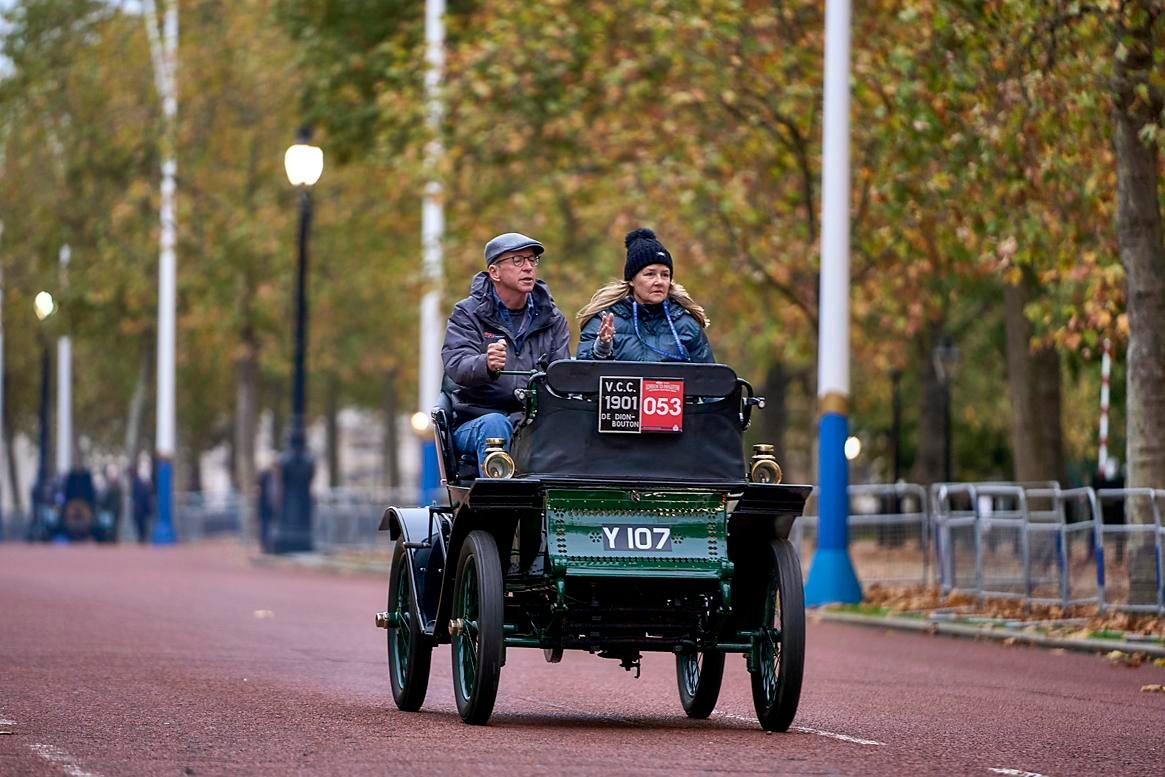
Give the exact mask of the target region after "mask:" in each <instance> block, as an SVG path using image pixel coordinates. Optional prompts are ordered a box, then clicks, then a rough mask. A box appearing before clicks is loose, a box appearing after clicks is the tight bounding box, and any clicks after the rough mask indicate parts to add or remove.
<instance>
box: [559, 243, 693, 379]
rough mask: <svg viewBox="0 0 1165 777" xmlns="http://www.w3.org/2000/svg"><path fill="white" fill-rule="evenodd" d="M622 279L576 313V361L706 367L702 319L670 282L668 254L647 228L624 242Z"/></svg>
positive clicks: (603, 289)
mask: <svg viewBox="0 0 1165 777" xmlns="http://www.w3.org/2000/svg"><path fill="white" fill-rule="evenodd" d="M623 242H624V244H626V246H627V263H626V264H625V265H624V266H623V280H621V281H612V282H611V283H608V284H607V285H605V286H603V287H602V288H601V289H599V290H598V291H596V292H595V295H594V296H593V297H591V301H590V302H588V303H587V304H586V305H585V306H584V307H583V309H582V310H580V311H579V312H578V320H579V322H580V323H581V324H582V334H581V336H580V338H579V346H578V356H577V358H579V359H614V360H617V361H638V362H705V363H708V362H712V361H714V359H713V357H712V347H711V346H710V345H709V344H708V338H707V336H706V335H705V334H704V327H706V326H708V316H707V315H706V314H705V313H704V308H702V307H700V306H699V305H697V304H696V303H695V301H694V300H693V299H692V298H691V297H690V296H689V295H688V293H687V291H685V290H684V287H683V286H681V285H679V284H678V283H676V282H674V281H673V280H672V270H673V267H672V258H671V254H670V253H669V252H668V250H667V249H666V248H664V246H663V244H662V243H660V242H659V240H658V239H656V237H655V233H654V232H652V231H651V230H650V229H642V228H641V229H633V230H631V231H630V232H628V233H627V237H626V238H625V239H624V241H623Z"/></svg>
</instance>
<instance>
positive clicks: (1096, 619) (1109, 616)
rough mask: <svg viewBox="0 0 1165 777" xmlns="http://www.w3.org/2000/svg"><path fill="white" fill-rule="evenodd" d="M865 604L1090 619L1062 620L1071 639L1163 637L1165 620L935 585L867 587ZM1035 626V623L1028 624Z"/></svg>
mask: <svg viewBox="0 0 1165 777" xmlns="http://www.w3.org/2000/svg"><path fill="white" fill-rule="evenodd" d="M862 601H863V604H865V605H870V606H875V607H882V608H885V610H886V611H887V612H888V613H889V614H891V615H901V614H904V613H912V612H914V613H917V612H935V611H938V612H946V613H951V614H952V615H954V616H955V617H958V618H971V617H979V618H999V619H1004V620H1014V621H1024V622H1028V623H1031V624H1032V626H1035V627H1040V628H1055V627H1056V624H1054V623H1052V624H1049V623H1047V622H1048V621H1062V620H1068V619H1071V620H1077V621H1078V620H1080V619H1086V620H1085V622H1084V623H1083V624H1081V623H1072V624H1064V625H1063V626H1062V627H1061V628H1063V629H1070V631H1066V632H1064V633H1062V634H1061V635H1060V636H1065V637H1067V638H1069V639H1094V638H1096V637H1097V636H1098V635H1100V634H1103V633H1104V632H1121V633H1123V634H1130V635H1137V636H1140V637H1147V638H1156V639H1160V640H1165V618H1161V617H1159V616H1156V615H1152V614H1146V613H1132V612H1103V613H1102V612H1098V610H1097V607H1096V605H1076V606H1073V607H1061V606H1059V605H1047V604H1032V605H1028V604H1025V603H1024V602H1023V601H1022V600H1018V599H992V598H986V599H984V600H983V601H982V602H980V601H979V599H978V597H977V596H974V595H973V594H967V593H962V592H954V591H952V592H951V593H948V594H943V593H942V592H941V591H940V590H939V589H938V588H937V587H934V586H920V585H905V586H888V585H880V584H874V585H871V586H869V587H867V588H866V589H865V590H864V591H863V599H862ZM1029 628H1031V627H1029Z"/></svg>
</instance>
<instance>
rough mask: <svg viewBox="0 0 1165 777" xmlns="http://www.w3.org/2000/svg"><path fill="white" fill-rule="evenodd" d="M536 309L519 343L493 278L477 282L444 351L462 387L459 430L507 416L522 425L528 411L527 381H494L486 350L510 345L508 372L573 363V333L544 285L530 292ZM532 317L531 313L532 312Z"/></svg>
mask: <svg viewBox="0 0 1165 777" xmlns="http://www.w3.org/2000/svg"><path fill="white" fill-rule="evenodd" d="M530 296H531V298H532V299H533V302H534V306H533V310H532V311H531V312H527V315H530V316H532V318H531V320H530V323H529V325H528V326H527V327H526V333H525V335H523V337H522V339H521V341H520V342H519V341H517V340H516V337H517V334H518V333H517V332H516V331H512V330H511V328H510V326H509V325H508V324H507V323H506V322H505V321H504V320H503V319H502V316H501V314H500V313H499V311H498V299H497V296H496V295H495V294H494V293H493V281H491V280H490V278H489V275H488V274H487V273H484V272H479V273H478V274H477V275H475V276H474V277H473V282H472V283H471V284H470V287H469V296H468V297H466V298H465V299H463V300H461V301H460V302H458V303H457V304H456V305H455V306H454V307H453V313H452V315H450V316H449V325H448V326H447V327H446V329H445V344H444V345H442V346H441V361H442V362H444V364H445V375H446V376H447V377H448V378H449V379H450V380H452V381H453V382H454V383H456V384H457V385H458V387H459V388H458V389H457V390H456V391H454V392H453V416H454V417H453V425H454V426H459V425H460V424H463V423H465V422H466V421H469V420H471V419H474V418H477V417H478V416H482V415H485V414H486V413H505V414H506V415H508V416H509V418H510V421H511V422H513V423H514V424H517V422H518V421H519V420H521V418H522V412H523V405H522V403H521V402H519V401H518V400H517V399H516V398H515V397H514V389H517V388H525V386H526V383H527V380H526V379H525V378H524V377H518V376H514V375H498V376H497V377H494V376H491V375H490V373H489V370H487V369H486V366H485V349H486V347H487V346H489V344H490V343H493V342H497V341H498V340H499V339H502V338H504V339H505V340H506V369H507V370H534V369H538V365H539V363H540V362H552V361H556V360H557V359H569V358H570V328H569V327H568V326H567V323H566V318H565V317H563V315H562V313H561V312H560V311H559V310H558V307H557V306H555V304H554V298H553V297H551V296H550V290H549V289H548V288H547V287H546V284H545V283H543V282H542V281H537V282H535V284H534V290H533V291H532V292H530ZM527 310H528V311H529V310H530V309H529V308H527Z"/></svg>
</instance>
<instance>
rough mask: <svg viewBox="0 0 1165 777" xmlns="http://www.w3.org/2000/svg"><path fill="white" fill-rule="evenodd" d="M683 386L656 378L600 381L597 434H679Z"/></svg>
mask: <svg viewBox="0 0 1165 777" xmlns="http://www.w3.org/2000/svg"><path fill="white" fill-rule="evenodd" d="M683 430H684V382H683V381H682V380H671V379H668V380H661V379H656V378H631V377H621V376H617V375H615V376H602V377H600V378H599V431H600V432H610V433H621V434H639V433H640V432H682V431H683Z"/></svg>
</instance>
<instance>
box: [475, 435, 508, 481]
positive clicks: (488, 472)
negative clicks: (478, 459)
mask: <svg viewBox="0 0 1165 777" xmlns="http://www.w3.org/2000/svg"><path fill="white" fill-rule="evenodd" d="M505 444H506V441H505V440H504V439H502V438H501V437H487V438H486V441H485V461H484V462H482V465H481V469H482V472H481V475H482V477H487V478H493V479H495V480H499V479H500V480H504V479H505V478H512V477H513V476H514V460H513V459H511V458H510V454H508V453H506V451H505V449H503V448H502V446H503V445H505Z"/></svg>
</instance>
